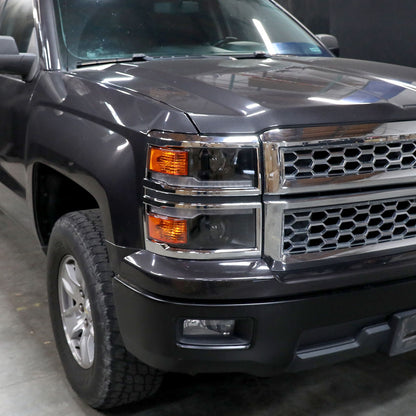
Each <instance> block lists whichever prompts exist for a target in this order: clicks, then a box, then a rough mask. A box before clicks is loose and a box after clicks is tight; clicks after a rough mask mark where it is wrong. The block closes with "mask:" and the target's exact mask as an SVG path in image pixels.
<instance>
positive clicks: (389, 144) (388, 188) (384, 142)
mask: <svg viewBox="0 0 416 416" xmlns="http://www.w3.org/2000/svg"><path fill="white" fill-rule="evenodd" d="M261 139H262V143H263V155H264V172H265V176H264V182H263V183H264V190H265V195H264V230H265V234H264V246H263V247H264V254H265V256H266V257H269V258H271V259H272V260H273V267H274V268H275V270H286V269H287V268H288V267H290V268H295V267H297V266H296V265H299V267H302V264H305V263H313V262H316V261H319V262H322V261H331V260H332V261H339V259H340V258H347V257H352V256H354V257H356V256H362V255H364V256H366V255H368V254H369V253H374V254H371V255H372V256H375V255H379V254H378V253H380V255H382V253H383V252H384V253H386V252H388V251H389V250H395V251H396V250H404V251H409V250H416V122H415V121H408V122H394V123H387V124H361V125H345V126H323V127H310V128H309V127H305V128H289V129H275V130H271V131H268V132H265V133H264V134H263V135H262V136H261ZM314 152H315V153H314ZM354 155H356V156H355V157H356V158H357V157H358V158H359V157H360V156H365V157H362V158H361V160H358V162H357V163H358V165H356V166H355V168H354V166H353V165H347V163H348V162H353V161H354ZM387 155H390V156H387ZM302 157H303V158H304V159H305V160H308V158H309V160H310V158H311V157H312V158H314V159H313V161H312V162H309V163H306V162H305V166H306V165H308V166H309V167H305V170H302V172H301V170H299V172H298V173H296V174H295V173H291V171H290V167H292V166H293V165H294V163H295V161H296V160H298V159H299V160H300V159H301V158H302ZM330 158H341V159H342V160H341V159H337V160H335V161H334V160H332V161H331V163H332V164H331V167H330V168H329V169H330V171H331V173H328V172H324V169H323V168H322V169H321V172H317V173H316V174H314V173H313V172H312V173H311V168H310V166H316V165H318V164H322V163H321V162H319V161H322V160H329V159H330ZM335 162H337V163H335ZM341 166H342V168H341ZM308 169H309V170H308ZM318 170H319V168H318ZM300 172H301V173H302V175H300V174H299V173H300ZM325 195H326V196H325ZM303 267H304V266H303Z"/></svg>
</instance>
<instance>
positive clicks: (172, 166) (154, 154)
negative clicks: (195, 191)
mask: <svg viewBox="0 0 416 416" xmlns="http://www.w3.org/2000/svg"><path fill="white" fill-rule="evenodd" d="M149 169H150V170H151V171H153V172H159V173H165V174H167V175H175V176H187V175H188V152H186V151H183V150H176V149H164V148H160V147H151V148H150V160H149Z"/></svg>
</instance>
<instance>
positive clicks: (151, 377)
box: [48, 210, 162, 409]
mask: <svg viewBox="0 0 416 416" xmlns="http://www.w3.org/2000/svg"><path fill="white" fill-rule="evenodd" d="M113 276H114V274H113V272H112V271H111V268H110V265H109V261H108V254H107V250H106V247H105V243H104V236H103V230H102V223H101V218H100V215H99V212H98V210H89V211H79V212H72V213H69V214H66V215H64V216H63V217H61V218H60V219H59V220H58V221H57V222H56V224H55V226H54V228H53V230H52V234H51V238H50V242H49V248H48V296H49V310H50V316H51V321H52V327H53V331H54V335H55V340H56V345H57V348H58V352H59V355H60V358H61V361H62V364H63V367H64V369H65V372H66V375H67V378H68V380H69V382H70V384H71V386H72V388H73V389H74V390H75V391H76V392H77V393H78V394H79V396H81V397H82V398H83V399H84V400H85V401H86V402H87V403H88V404H89V405H90V406H92V407H95V408H100V409H104V408H111V407H116V406H120V405H123V404H127V403H131V402H135V401H139V400H141V399H144V398H146V397H149V396H151V395H152V394H153V393H155V392H156V390H157V389H158V387H159V385H160V383H161V381H162V375H161V373H160V372H159V371H158V370H156V369H153V368H151V367H149V366H147V365H146V364H144V363H141V362H140V361H138V360H137V359H136V358H135V357H134V356H132V355H131V354H130V353H129V352H128V351H127V350H126V349H125V347H124V345H123V342H122V339H121V336H120V332H119V328H118V324H117V318H116V314H115V308H114V304H113V296H112V279H113Z"/></svg>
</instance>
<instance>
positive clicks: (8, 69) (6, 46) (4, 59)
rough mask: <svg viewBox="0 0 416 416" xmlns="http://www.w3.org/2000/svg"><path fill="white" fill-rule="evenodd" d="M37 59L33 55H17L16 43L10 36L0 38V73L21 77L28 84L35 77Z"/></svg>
mask: <svg viewBox="0 0 416 416" xmlns="http://www.w3.org/2000/svg"><path fill="white" fill-rule="evenodd" d="M37 62H38V57H37V56H36V55H34V54H33V53H19V50H18V49H17V45H16V41H15V40H14V38H12V37H10V36H0V72H2V73H5V74H13V75H21V76H22V78H23V80H24V81H27V82H30V81H32V80H33V78H34V77H35V75H36V71H37Z"/></svg>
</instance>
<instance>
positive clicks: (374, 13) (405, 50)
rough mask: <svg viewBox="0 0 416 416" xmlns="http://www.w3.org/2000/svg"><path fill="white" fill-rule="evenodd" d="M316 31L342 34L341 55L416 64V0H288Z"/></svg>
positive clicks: (302, 19)
mask: <svg viewBox="0 0 416 416" xmlns="http://www.w3.org/2000/svg"><path fill="white" fill-rule="evenodd" d="M280 3H281V4H282V6H283V7H286V8H287V9H288V10H289V11H290V12H291V13H293V14H294V15H295V16H296V17H297V18H298V19H299V20H300V21H301V22H302V23H304V24H305V25H306V26H307V27H309V28H310V29H311V30H312V31H313V32H314V33H331V34H333V35H335V36H337V37H338V40H339V43H340V48H341V56H342V57H346V58H358V59H368V60H375V61H383V62H390V63H396V64H400V65H408V66H415V67H416V53H415V52H414V50H413V47H412V43H413V39H416V17H415V14H416V13H415V12H416V0H400V1H398V0H284V1H281V2H280Z"/></svg>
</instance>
